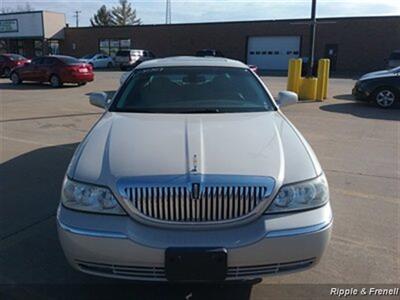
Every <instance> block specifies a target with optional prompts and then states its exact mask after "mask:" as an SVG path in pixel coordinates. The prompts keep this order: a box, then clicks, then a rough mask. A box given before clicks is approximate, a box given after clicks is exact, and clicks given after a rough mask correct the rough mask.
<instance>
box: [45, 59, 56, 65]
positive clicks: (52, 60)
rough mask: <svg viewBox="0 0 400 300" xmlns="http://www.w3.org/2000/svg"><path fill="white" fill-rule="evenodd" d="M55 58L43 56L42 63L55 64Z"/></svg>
mask: <svg viewBox="0 0 400 300" xmlns="http://www.w3.org/2000/svg"><path fill="white" fill-rule="evenodd" d="M55 62H56V61H55V60H54V58H50V57H45V58H43V62H42V63H43V64H44V65H48V66H51V65H54V64H55Z"/></svg>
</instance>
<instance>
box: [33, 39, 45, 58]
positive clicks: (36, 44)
mask: <svg viewBox="0 0 400 300" xmlns="http://www.w3.org/2000/svg"><path fill="white" fill-rule="evenodd" d="M33 49H34V53H35V56H42V55H43V41H41V40H34V41H33Z"/></svg>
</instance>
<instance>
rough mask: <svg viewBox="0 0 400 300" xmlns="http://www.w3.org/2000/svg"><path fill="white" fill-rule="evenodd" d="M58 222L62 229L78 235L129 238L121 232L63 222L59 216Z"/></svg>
mask: <svg viewBox="0 0 400 300" xmlns="http://www.w3.org/2000/svg"><path fill="white" fill-rule="evenodd" d="M57 223H58V225H59V226H60V227H61V229H63V230H65V231H67V232H70V233H73V234H77V235H84V236H90V237H97V238H112V239H128V236H127V235H125V234H123V233H119V232H111V231H98V230H87V229H81V228H77V227H73V226H69V225H66V224H64V223H62V222H61V221H60V220H59V219H58V218H57Z"/></svg>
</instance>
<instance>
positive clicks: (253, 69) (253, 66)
mask: <svg viewBox="0 0 400 300" xmlns="http://www.w3.org/2000/svg"><path fill="white" fill-rule="evenodd" d="M249 68H250V70H252V71H253V72H254V73H256V74H257V73H258V67H257V66H256V65H249Z"/></svg>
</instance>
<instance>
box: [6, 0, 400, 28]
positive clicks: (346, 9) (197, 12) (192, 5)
mask: <svg viewBox="0 0 400 300" xmlns="http://www.w3.org/2000/svg"><path fill="white" fill-rule="evenodd" d="M171 1H172V23H190V22H194V23H198V22H213V21H239V20H268V19H288V18H307V17H309V16H310V9H311V8H310V7H311V0H203V1H197V0H171ZM27 2H28V3H29V4H30V5H31V7H32V8H33V9H35V10H50V11H57V12H63V13H65V15H66V17H67V22H68V23H69V24H70V25H71V26H75V19H74V11H75V10H80V11H81V14H80V26H88V25H89V24H90V22H89V19H90V17H91V16H92V15H93V14H94V13H95V12H96V10H97V9H98V8H99V7H100V6H101V5H102V4H106V5H107V7H109V8H111V7H112V6H115V5H116V4H117V3H118V1H117V0H103V1H94V0H53V1H43V0H31V1H26V0H0V7H11V8H15V7H17V6H18V5H22V6H24V5H25V3H27ZM165 2H166V1H165V0H136V1H131V3H132V4H133V6H134V8H136V10H137V15H138V17H140V18H141V19H142V22H143V24H160V23H164V22H165ZM378 15H379V16H380V15H400V0H318V7H317V16H318V17H338V16H378Z"/></svg>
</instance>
